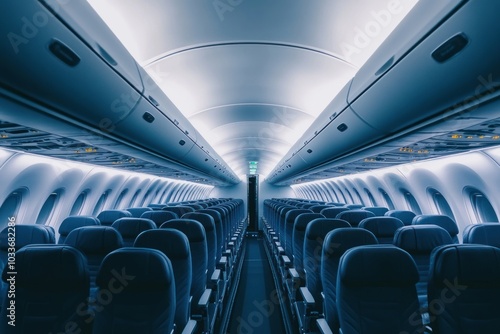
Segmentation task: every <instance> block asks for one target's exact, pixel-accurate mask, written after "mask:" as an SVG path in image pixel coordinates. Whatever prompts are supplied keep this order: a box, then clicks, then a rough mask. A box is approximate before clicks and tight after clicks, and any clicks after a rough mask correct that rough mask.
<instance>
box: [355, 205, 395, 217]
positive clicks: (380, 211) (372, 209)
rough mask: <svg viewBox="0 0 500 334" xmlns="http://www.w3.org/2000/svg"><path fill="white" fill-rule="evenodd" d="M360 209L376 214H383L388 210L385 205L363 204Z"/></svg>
mask: <svg viewBox="0 0 500 334" xmlns="http://www.w3.org/2000/svg"><path fill="white" fill-rule="evenodd" d="M361 209H363V210H366V211H370V212H373V213H374V214H375V215H376V216H383V215H384V214H385V213H386V212H387V211H389V209H388V208H386V207H385V206H364V207H362V208H361Z"/></svg>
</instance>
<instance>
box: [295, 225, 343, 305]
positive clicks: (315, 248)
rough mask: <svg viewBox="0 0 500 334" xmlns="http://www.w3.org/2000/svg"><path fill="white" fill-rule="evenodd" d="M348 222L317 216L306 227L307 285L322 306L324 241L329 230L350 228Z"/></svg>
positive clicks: (305, 259) (317, 302) (305, 257)
mask: <svg viewBox="0 0 500 334" xmlns="http://www.w3.org/2000/svg"><path fill="white" fill-rule="evenodd" d="M350 227H351V225H349V223H348V222H346V221H345V220H341V219H333V218H316V219H314V220H313V221H311V222H310V223H309V224H308V225H307V227H306V235H305V240H304V257H303V261H304V262H303V263H304V271H305V274H306V287H307V288H308V289H309V291H310V292H311V294H312V296H313V297H314V299H315V301H316V304H317V306H318V307H319V308H322V303H320V302H319V301H320V300H321V291H323V287H322V284H321V251H322V249H323V242H324V240H325V237H326V235H327V234H328V232H330V231H332V230H335V229H338V228H350Z"/></svg>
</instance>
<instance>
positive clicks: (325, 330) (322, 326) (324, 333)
mask: <svg viewBox="0 0 500 334" xmlns="http://www.w3.org/2000/svg"><path fill="white" fill-rule="evenodd" d="M316 325H318V329H319V332H320V333H321V334H333V332H332V330H331V329H330V326H328V323H327V322H326V320H325V319H324V318H320V319H316Z"/></svg>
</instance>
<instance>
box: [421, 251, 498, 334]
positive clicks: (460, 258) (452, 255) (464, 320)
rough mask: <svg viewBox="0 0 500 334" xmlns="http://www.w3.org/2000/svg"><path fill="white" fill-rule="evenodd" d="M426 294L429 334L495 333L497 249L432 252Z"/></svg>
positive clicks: (496, 318) (496, 326)
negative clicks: (429, 325) (429, 320)
mask: <svg viewBox="0 0 500 334" xmlns="http://www.w3.org/2000/svg"><path fill="white" fill-rule="evenodd" d="M428 294H429V296H428V297H429V301H430V302H429V313H430V319H431V326H432V332H433V333H436V334H451V333H461V334H473V333H498V329H499V328H500V249H498V248H496V247H493V246H487V245H470V244H469V245H468V244H462V245H446V246H441V247H438V248H436V249H435V250H434V251H433V252H432V255H431V265H430V279H429V288H428Z"/></svg>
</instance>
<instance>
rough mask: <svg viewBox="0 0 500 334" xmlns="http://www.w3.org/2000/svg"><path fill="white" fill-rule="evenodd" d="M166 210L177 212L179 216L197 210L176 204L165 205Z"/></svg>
mask: <svg viewBox="0 0 500 334" xmlns="http://www.w3.org/2000/svg"><path fill="white" fill-rule="evenodd" d="M162 210H165V211H171V212H175V213H176V214H177V216H179V217H182V215H184V214H186V213H188V212H194V211H195V210H194V209H193V208H192V207H190V206H183V205H176V206H165V207H163V208H162Z"/></svg>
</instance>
